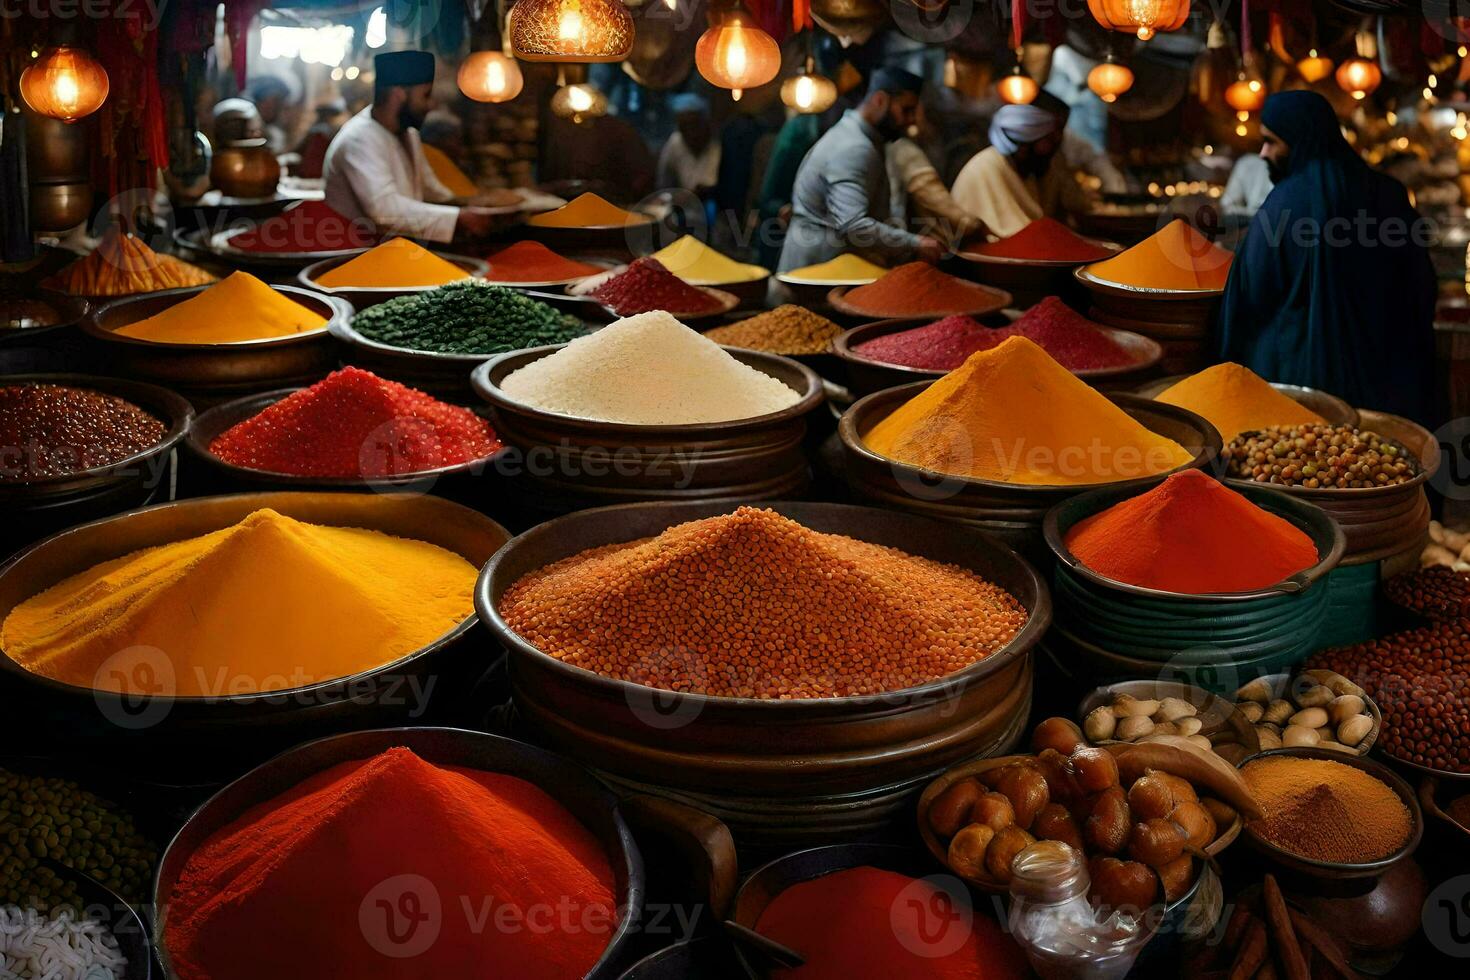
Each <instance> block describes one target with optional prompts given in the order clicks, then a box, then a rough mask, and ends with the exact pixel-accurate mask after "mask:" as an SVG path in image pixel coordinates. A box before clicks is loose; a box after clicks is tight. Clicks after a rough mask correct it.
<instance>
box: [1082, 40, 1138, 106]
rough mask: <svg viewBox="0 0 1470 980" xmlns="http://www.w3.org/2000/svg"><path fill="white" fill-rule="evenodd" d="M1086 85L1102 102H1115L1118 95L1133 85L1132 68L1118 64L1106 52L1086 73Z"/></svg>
mask: <svg viewBox="0 0 1470 980" xmlns="http://www.w3.org/2000/svg"><path fill="white" fill-rule="evenodd" d="M1087 87H1088V88H1089V89H1091V90H1092V94H1093V95H1096V96H1097V97H1098V98H1099V99H1102V100H1103V101H1104V102H1107V103H1109V104H1111V103H1113V102H1117V101H1118V96H1120V95H1122V94H1123V93H1124V92H1127V91H1128V90H1129V89H1131V88H1132V87H1133V69H1132V68H1129V67H1128V66H1127V65H1124V64H1119V63H1118V62H1117V61H1116V60H1115V59H1114V58H1113V54H1112V52H1108V56H1107V58H1106V59H1105V60H1104V61H1102V62H1101V63H1099V64H1098V65H1096V66H1094V67H1093V69H1092V71H1090V72H1088V73H1087Z"/></svg>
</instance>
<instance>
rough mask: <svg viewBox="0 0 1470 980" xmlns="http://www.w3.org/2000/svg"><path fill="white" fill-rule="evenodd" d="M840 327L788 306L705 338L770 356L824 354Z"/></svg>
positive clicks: (735, 324)
mask: <svg viewBox="0 0 1470 980" xmlns="http://www.w3.org/2000/svg"><path fill="white" fill-rule="evenodd" d="M841 332H842V328H841V327H839V326H838V325H837V324H835V323H833V322H832V321H831V320H829V319H827V318H826V317H824V316H819V315H818V314H816V313H813V312H812V311H811V310H808V309H806V308H804V307H801V306H793V305H791V304H790V303H788V304H786V305H785V306H778V307H776V308H775V309H774V310H767V311H766V312H764V313H757V314H756V315H755V316H753V317H750V318H749V319H747V320H741V321H740V322H739V323H732V324H730V325H729V326H726V327H716V328H715V329H713V330H709V331H706V332H705V336H706V337H708V338H709V339H710V340H713V341H714V342H715V343H717V344H725V345H726V346H728V347H744V348H746V349H747V350H761V351H767V352H769V353H771V354H825V353H826V352H827V351H828V350H829V349H830V348H831V347H832V341H833V339H834V338H835V337H836V336H837V335H838V334H840V333H841Z"/></svg>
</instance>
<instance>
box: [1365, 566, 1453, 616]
mask: <svg viewBox="0 0 1470 980" xmlns="http://www.w3.org/2000/svg"><path fill="white" fill-rule="evenodd" d="M1383 597H1384V598H1385V599H1387V600H1388V601H1389V602H1392V603H1393V604H1394V605H1397V606H1401V607H1403V608H1404V609H1407V610H1408V611H1409V612H1411V613H1414V614H1416V615H1419V616H1423V617H1424V618H1425V619H1427V620H1429V621H1430V622H1434V623H1448V622H1453V621H1455V620H1457V619H1462V618H1464V617H1465V616H1466V615H1470V575H1466V574H1465V573H1464V572H1457V571H1454V570H1453V569H1449V568H1445V567H1444V566H1443V565H1434V566H1431V567H1429V568H1421V569H1419V570H1418V571H1416V572H1406V573H1404V574H1403V575H1395V576H1394V577H1393V578H1391V579H1389V580H1388V581H1386V582H1384V583H1383Z"/></svg>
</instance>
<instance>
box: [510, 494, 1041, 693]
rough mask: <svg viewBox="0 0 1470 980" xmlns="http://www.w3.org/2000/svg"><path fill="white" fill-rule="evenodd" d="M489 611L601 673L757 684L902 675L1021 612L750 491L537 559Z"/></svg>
mask: <svg viewBox="0 0 1470 980" xmlns="http://www.w3.org/2000/svg"><path fill="white" fill-rule="evenodd" d="M500 614H501V616H503V617H504V619H505V622H506V623H507V625H509V626H510V628H511V629H512V630H514V631H515V632H516V633H518V634H520V636H522V637H523V638H524V639H525V640H526V641H527V642H529V643H531V644H532V645H534V646H536V647H537V648H538V649H540V650H541V651H543V652H544V653H546V654H548V655H549V656H552V657H555V658H556V659H558V660H561V661H563V662H565V663H569V664H573V665H575V666H578V667H582V668H584V669H586V670H590V671H593V672H594V673H597V674H601V675H603V676H605V677H612V678H616V679H619V680H625V681H631V682H633V683H635V684H641V685H644V686H646V687H653V688H659V689H662V690H671V691H681V692H688V693H697V694H709V695H715V696H721V697H742V698H764V699H787V698H825V697H846V696H853V695H865V694H876V693H879V692H882V691H894V690H901V689H903V688H909V687H914V686H916V685H919V684H924V683H927V682H929V681H933V680H936V679H938V678H940V677H944V676H945V675H947V674H952V673H954V672H955V671H957V670H960V669H962V668H964V667H967V666H969V665H970V664H973V663H975V662H976V661H978V660H982V659H984V658H985V657H987V656H989V655H990V654H992V653H994V652H996V651H997V650H999V649H1001V648H1002V647H1003V646H1005V645H1006V644H1007V643H1009V642H1010V641H1011V640H1012V639H1013V638H1014V637H1015V636H1016V633H1017V632H1018V631H1019V630H1020V629H1021V627H1022V626H1023V625H1024V624H1025V622H1026V610H1025V609H1024V608H1023V607H1022V606H1021V604H1020V603H1019V602H1018V601H1017V600H1016V599H1015V598H1014V597H1013V596H1011V595H1010V594H1009V593H1007V592H1005V591H1004V590H1003V589H1001V588H999V587H998V586H996V585H993V584H991V583H990V582H987V581H985V580H984V579H982V578H980V577H979V576H978V575H976V574H975V573H973V572H971V571H968V570H966V569H963V568H959V567H957V566H954V565H946V564H943V563H941V562H936V561H931V560H929V559H926V558H918V557H915V556H912V555H908V554H905V553H904V552H902V551H899V550H898V549H896V548H888V547H884V546H881V545H876V544H869V543H867V542H863V541H857V540H854V539H852V538H848V537H844V536H842V535H836V534H822V533H819V532H817V531H813V530H810V529H809V528H806V527H803V526H802V525H801V524H798V523H797V522H795V521H793V520H789V519H787V518H785V517H782V516H780V515H779V514H777V513H775V512H774V511H770V510H762V509H758V508H754V507H741V508H740V509H738V510H736V511H735V512H734V513H731V514H726V515H722V516H719V517H712V518H708V519H706V520H701V521H691V522H689V523H687V524H680V525H678V526H676V527H672V528H670V529H669V530H667V531H665V532H664V533H663V534H660V535H659V536H657V537H655V538H647V539H644V540H641V541H634V542H629V543H624V544H614V545H606V546H603V547H600V548H593V549H591V550H589V551H584V552H582V553H581V554H578V555H573V556H572V557H570V558H565V559H563V560H561V561H559V562H556V563H554V564H552V565H548V566H547V567H546V568H543V569H540V570H539V571H536V572H532V573H531V574H529V575H527V576H525V577H524V578H522V579H520V580H519V581H518V582H516V583H515V584H514V585H513V586H511V588H510V589H509V590H507V592H506V593H505V596H504V597H503V598H502V599H501V603H500Z"/></svg>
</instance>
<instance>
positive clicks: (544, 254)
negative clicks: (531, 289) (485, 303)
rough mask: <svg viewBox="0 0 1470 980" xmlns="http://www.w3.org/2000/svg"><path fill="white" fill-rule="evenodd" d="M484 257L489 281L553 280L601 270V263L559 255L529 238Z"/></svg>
mask: <svg viewBox="0 0 1470 980" xmlns="http://www.w3.org/2000/svg"><path fill="white" fill-rule="evenodd" d="M485 261H486V262H488V263H489V264H490V271H489V272H487V273H485V278H486V279H489V280H490V281H491V282H557V281H559V280H562V279H577V278H581V277H584V276H595V275H597V274H599V273H601V272H603V271H604V270H603V268H602V267H601V266H597V265H591V264H590V263H587V262H578V261H576V260H575V259H567V258H563V257H562V256H560V255H558V254H557V253H555V252H553V251H552V250H551V249H549V248H547V247H546V246H545V245H542V244H541V243H540V242H531V241H525V242H516V243H515V244H514V245H507V246H506V247H505V248H503V249H501V250H500V251H498V252H496V253H495V254H494V255H492V256H490V257H489V258H488V259H486V260H485Z"/></svg>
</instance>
